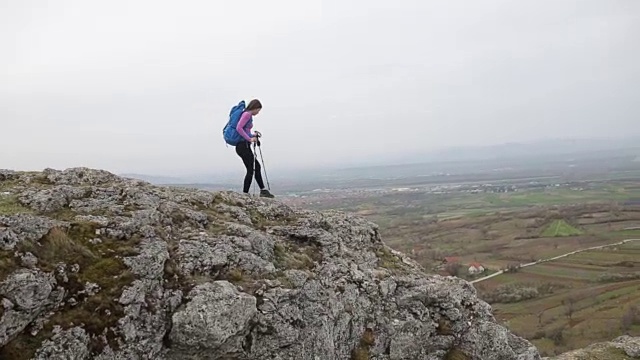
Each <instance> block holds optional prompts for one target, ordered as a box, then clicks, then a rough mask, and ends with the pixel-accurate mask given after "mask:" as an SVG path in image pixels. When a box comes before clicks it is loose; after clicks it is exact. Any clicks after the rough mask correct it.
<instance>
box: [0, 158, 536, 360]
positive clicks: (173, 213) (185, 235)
mask: <svg viewBox="0 0 640 360" xmlns="http://www.w3.org/2000/svg"><path fill="white" fill-rule="evenodd" d="M0 301H1V306H0V358H1V359H16V360H20V359H103V360H106V359H127V360H130V359H167V360H172V359H176V360H177V359H273V360H276V359H278V360H285V359H292V360H293V359H296V360H307V359H308V360H325V359H326V360H334V359H336V360H338V359H353V360H363V359H377V360H391V359H394V360H395V359H430V360H435V359H450V360H451V359H456V360H471V359H486V360H494V359H495V360H498V359H500V360H503V359H504V360H535V359H540V358H541V357H540V355H539V354H538V351H537V349H536V348H535V347H533V346H532V344H531V343H529V342H528V341H526V340H524V339H522V338H520V337H518V336H515V335H514V334H512V333H511V332H510V331H509V330H508V329H506V328H504V327H502V326H500V325H499V324H497V323H496V321H495V319H494V317H493V316H492V313H491V307H490V306H489V305H488V304H486V303H485V302H483V301H481V300H479V299H478V298H477V296H476V291H475V289H474V288H473V287H472V286H471V285H470V284H469V283H467V282H466V281H463V280H461V279H457V278H452V277H441V276H427V275H425V274H424V273H423V271H422V269H421V268H420V267H419V266H418V265H417V264H415V263H414V262H412V261H411V260H410V259H408V258H407V257H405V256H404V255H403V254H400V253H397V252H395V251H393V250H391V249H390V248H389V247H387V246H385V244H384V243H383V242H382V240H381V239H380V236H379V233H378V229H377V227H376V225H375V224H372V223H370V222H368V221H366V220H364V219H362V218H359V217H355V216H350V215H347V214H344V213H340V212H331V211H330V212H314V211H306V210H296V209H293V208H290V207H288V206H286V205H284V204H282V203H280V202H278V201H277V200H269V199H267V200H264V199H256V198H252V197H248V196H243V195H241V194H236V193H230V192H219V193H212V192H207V191H201V190H189V189H178V188H169V187H159V186H153V185H151V184H149V183H146V182H143V181H138V180H132V179H125V178H121V177H118V176H116V175H114V174H111V173H109V172H106V171H101V170H92V169H86V168H73V169H67V170H65V171H57V170H52V169H46V170H44V171H43V172H13V171H7V170H3V171H0Z"/></svg>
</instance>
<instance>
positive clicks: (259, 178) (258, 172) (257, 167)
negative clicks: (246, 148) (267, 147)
mask: <svg viewBox="0 0 640 360" xmlns="http://www.w3.org/2000/svg"><path fill="white" fill-rule="evenodd" d="M254 163H255V165H254V166H255V170H256V171H255V173H256V182H257V183H258V186H259V187H260V190H264V182H263V181H262V168H261V167H260V163H259V162H258V159H255V162H254Z"/></svg>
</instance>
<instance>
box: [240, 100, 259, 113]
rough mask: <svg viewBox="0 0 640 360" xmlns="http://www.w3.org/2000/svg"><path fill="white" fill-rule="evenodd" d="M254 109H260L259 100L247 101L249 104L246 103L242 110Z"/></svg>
mask: <svg viewBox="0 0 640 360" xmlns="http://www.w3.org/2000/svg"><path fill="white" fill-rule="evenodd" d="M255 109H262V103H260V100H258V99H253V100H251V101H249V105H247V107H246V108H245V109H244V111H251V110H255Z"/></svg>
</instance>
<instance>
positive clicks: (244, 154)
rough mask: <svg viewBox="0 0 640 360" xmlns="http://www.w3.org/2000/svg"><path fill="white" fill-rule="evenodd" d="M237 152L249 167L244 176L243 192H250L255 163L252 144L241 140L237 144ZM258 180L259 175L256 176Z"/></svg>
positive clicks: (246, 166)
mask: <svg viewBox="0 0 640 360" xmlns="http://www.w3.org/2000/svg"><path fill="white" fill-rule="evenodd" d="M236 154H238V156H240V158H241V159H242V162H243V163H244V167H245V168H246V169H247V173H246V175H245V176H244V183H243V187H242V192H244V193H246V194H248V193H249V189H250V188H251V181H252V178H253V164H254V156H253V152H252V151H251V144H249V143H248V142H246V141H243V142H241V143H240V144H238V145H236ZM256 180H257V177H256Z"/></svg>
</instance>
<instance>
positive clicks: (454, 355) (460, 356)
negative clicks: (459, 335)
mask: <svg viewBox="0 0 640 360" xmlns="http://www.w3.org/2000/svg"><path fill="white" fill-rule="evenodd" d="M444 358H445V360H470V359H471V357H469V355H467V354H465V353H464V351H462V350H460V349H458V348H457V347H454V348H452V349H451V350H449V352H447V355H445V357H444Z"/></svg>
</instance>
